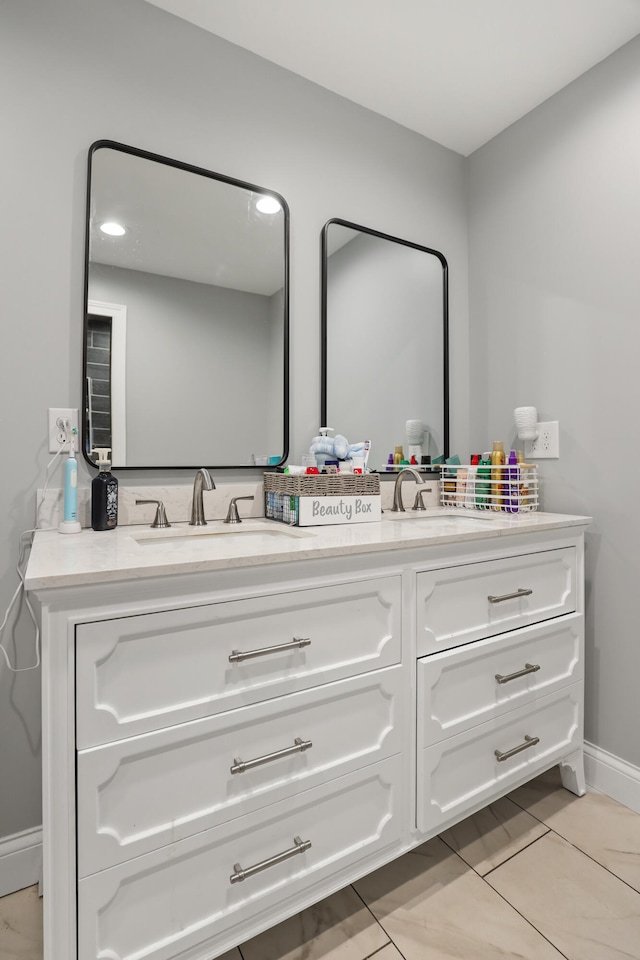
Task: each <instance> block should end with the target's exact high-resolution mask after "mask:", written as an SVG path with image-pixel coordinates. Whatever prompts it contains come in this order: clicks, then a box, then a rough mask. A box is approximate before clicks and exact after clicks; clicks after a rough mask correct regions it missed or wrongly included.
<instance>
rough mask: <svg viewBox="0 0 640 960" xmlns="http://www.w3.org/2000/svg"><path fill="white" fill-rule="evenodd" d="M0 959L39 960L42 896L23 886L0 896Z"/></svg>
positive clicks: (40, 951) (40, 959) (36, 889)
mask: <svg viewBox="0 0 640 960" xmlns="http://www.w3.org/2000/svg"><path fill="white" fill-rule="evenodd" d="M0 957H1V958H2V960H42V900H41V899H40V898H39V897H38V888H37V886H36V887H27V888H26V889H25V890H18V891H17V893H11V894H9V896H8V897H2V898H1V899H0Z"/></svg>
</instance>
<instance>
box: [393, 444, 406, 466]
mask: <svg viewBox="0 0 640 960" xmlns="http://www.w3.org/2000/svg"><path fill="white" fill-rule="evenodd" d="M403 460H404V452H403V450H402V447H396V448H395V450H394V453H393V462H394V464H395V466H396V467H397V466H399V465H400V464H401V463H402V461H403Z"/></svg>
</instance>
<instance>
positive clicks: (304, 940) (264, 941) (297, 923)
mask: <svg viewBox="0 0 640 960" xmlns="http://www.w3.org/2000/svg"><path fill="white" fill-rule="evenodd" d="M388 942H389V937H388V936H387V935H386V934H385V932H384V930H383V929H382V927H381V926H380V925H379V924H378V923H376V921H375V919H374V918H373V917H372V916H371V914H370V912H369V911H368V910H367V908H366V907H365V906H364V905H363V903H362V900H361V899H360V897H358V895H357V894H356V892H355V891H354V890H353V889H352V888H351V887H346V888H345V889H344V890H340V891H339V892H338V893H334V894H333V895H332V896H330V897H327V899H326V900H322V901H321V902H320V903H317V904H315V905H314V906H313V907H309V908H308V909H307V910H303V911H302V912H301V913H299V914H297V916H295V917H290V919H289V920H285V921H284V922H283V923H279V924H278V925H277V926H275V927H273V928H272V929H271V930H266V931H265V932H264V933H261V934H258V936H257V937H254V938H253V939H252V940H248V941H247V942H246V943H243V944H241V946H240V950H241V953H242V956H243V958H244V960H365V957H369V956H371V954H372V953H375V951H376V950H379V949H380V947H382V946H384V945H385V944H386V943H388ZM385 960H386V958H385Z"/></svg>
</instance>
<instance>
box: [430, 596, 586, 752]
mask: <svg viewBox="0 0 640 960" xmlns="http://www.w3.org/2000/svg"><path fill="white" fill-rule="evenodd" d="M582 637H583V620H582V616H581V615H580V614H577V613H576V614H572V615H570V616H569V617H562V618H561V619H559V620H550V621H547V622H546V623H543V624H538V625H536V626H533V627H525V628H524V629H522V630H516V631H514V633H508V634H505V635H502V636H499V637H492V638H490V639H488V640H479V641H478V642H477V643H473V644H470V645H469V646H465V647H456V648H455V649H453V650H448V651H447V652H446V653H435V654H432V655H431V656H430V657H424V658H423V659H422V660H418V748H419V749H421V748H423V747H426V746H429V744H431V743H435V742H437V741H438V740H443V739H445V738H446V737H452V736H454V735H455V734H457V733H460V732H461V731H462V730H466V729H468V728H469V727H472V726H474V725H475V724H477V723H482V722H483V721H485V720H490V719H492V718H493V717H497V716H500V715H502V714H503V713H506V712H507V711H508V710H512V709H514V708H515V707H518V706H521V705H523V704H525V703H529V702H530V701H532V700H535V699H537V698H540V697H542V696H546V695H547V694H549V693H552V692H553V691H554V690H556V689H559V688H560V687H566V686H568V685H569V684H571V683H575V682H577V681H578V680H581V679H582V645H583V640H582Z"/></svg>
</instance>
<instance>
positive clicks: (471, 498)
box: [464, 453, 480, 508]
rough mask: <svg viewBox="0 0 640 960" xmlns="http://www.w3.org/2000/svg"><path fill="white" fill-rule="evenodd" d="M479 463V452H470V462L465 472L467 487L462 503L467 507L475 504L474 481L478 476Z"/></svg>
mask: <svg viewBox="0 0 640 960" xmlns="http://www.w3.org/2000/svg"><path fill="white" fill-rule="evenodd" d="M479 463H480V454H479V453H472V454H471V464H470V466H469V470H468V472H467V487H466V490H465V496H464V505H465V507H467V508H473V507H474V506H475V499H476V481H477V477H478V464H479Z"/></svg>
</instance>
